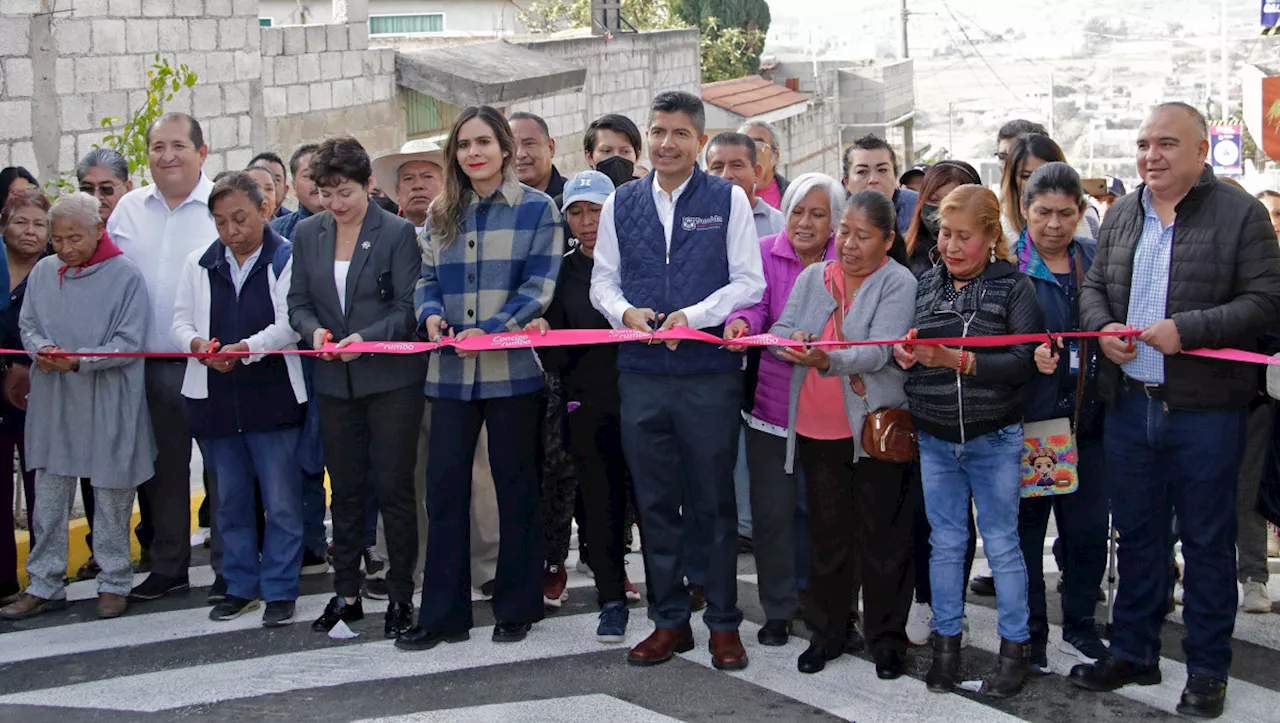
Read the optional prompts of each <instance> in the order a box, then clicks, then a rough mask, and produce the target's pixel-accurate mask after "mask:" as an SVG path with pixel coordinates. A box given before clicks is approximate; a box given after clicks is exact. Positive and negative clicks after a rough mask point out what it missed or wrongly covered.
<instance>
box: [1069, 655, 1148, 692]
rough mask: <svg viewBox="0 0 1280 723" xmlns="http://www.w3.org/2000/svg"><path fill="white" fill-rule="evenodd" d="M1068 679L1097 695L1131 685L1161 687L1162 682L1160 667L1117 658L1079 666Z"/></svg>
mask: <svg viewBox="0 0 1280 723" xmlns="http://www.w3.org/2000/svg"><path fill="white" fill-rule="evenodd" d="M1067 679H1068V680H1070V681H1071V684H1072V685H1074V686H1076V687H1077V688H1084V689H1085V690H1092V691H1094V692H1097V693H1109V692H1111V691H1113V690H1116V689H1117V688H1120V687H1122V686H1125V685H1128V684H1130V683H1133V684H1135V685H1160V680H1161V678H1160V666H1159V665H1138V664H1137V663H1131V662H1129V661H1128V660H1124V659H1122V658H1115V657H1110V658H1103V659H1102V660H1099V661H1098V662H1096V663H1093V664H1091V665H1090V664H1081V665H1077V666H1075V667H1074V668H1072V669H1071V673H1070V675H1068V676H1067Z"/></svg>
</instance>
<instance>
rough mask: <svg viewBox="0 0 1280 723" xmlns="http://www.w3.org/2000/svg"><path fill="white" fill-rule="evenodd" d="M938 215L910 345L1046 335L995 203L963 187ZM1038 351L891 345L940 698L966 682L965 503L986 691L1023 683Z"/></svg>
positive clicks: (1009, 691)
mask: <svg viewBox="0 0 1280 723" xmlns="http://www.w3.org/2000/svg"><path fill="white" fill-rule="evenodd" d="M939 216H940V219H941V220H940V222H939V226H938V251H939V255H940V256H941V258H942V264H940V265H938V266H937V267H935V268H933V269H931V270H930V271H928V272H926V273H925V274H924V275H923V276H922V277H920V285H919V288H918V290H917V292H916V313H915V323H914V326H915V329H914V331H915V334H914V336H915V337H916V338H919V339H929V338H956V337H969V336H973V337H979V336H997V335H1003V334H1029V333H1037V332H1043V331H1044V322H1043V319H1044V317H1043V314H1042V313H1041V311H1040V306H1039V303H1038V302H1037V299H1036V291H1035V287H1034V286H1033V285H1032V283H1031V280H1030V279H1028V278H1027V277H1026V276H1024V275H1023V274H1021V273H1019V272H1018V270H1017V268H1016V267H1015V266H1014V265H1013V264H1012V263H1010V261H1009V260H1008V259H1009V256H1010V251H1009V243H1008V241H1007V239H1006V238H1005V236H1004V234H1003V233H1002V232H1001V230H1000V202H999V201H998V200H997V199H996V195H995V194H994V193H992V192H991V191H989V190H987V189H985V188H982V187H981V186H976V185H966V186H961V187H959V188H957V189H956V190H954V191H952V192H951V193H950V194H949V195H948V196H947V197H946V198H945V199H944V200H943V202H942V205H941V207H940V208H939ZM1035 346H1036V345H1035V344H1034V343H1029V344H1018V345H1014V346H1007V347H982V348H978V349H968V348H965V347H963V346H962V347H958V348H953V347H949V346H944V345H938V344H927V345H926V344H909V343H908V344H898V345H896V346H895V347H894V357H895V358H896V359H897V361H898V364H899V365H901V366H902V367H903V368H904V369H907V370H908V371H909V372H910V375H909V377H908V379H907V383H906V392H907V398H908V400H909V402H910V406H911V414H912V416H913V418H914V420H915V424H916V429H917V430H918V432H919V441H920V471H921V477H922V479H923V483H924V498H925V507H926V509H927V512H928V516H929V524H930V525H931V526H932V528H933V531H932V534H931V535H930V540H929V541H930V543H931V544H932V546H933V552H932V554H931V556H930V575H929V577H930V583H931V587H932V592H933V631H934V641H933V665H932V667H931V668H930V669H929V673H928V675H927V677H926V678H925V682H926V683H927V684H928V686H929V690H931V691H934V692H950V691H952V690H953V689H954V688H955V686H956V684H957V682H958V681H959V675H960V645H961V634H962V629H961V619H962V617H963V615H964V583H965V580H964V557H965V546H966V544H967V543H968V539H969V531H968V524H967V520H968V514H969V499H970V496H972V498H973V501H974V503H975V504H976V505H977V508H978V529H979V531H980V532H981V533H982V539H983V550H984V552H985V553H986V557H987V561H988V562H989V563H990V565H991V570H992V574H993V576H994V577H995V584H996V590H997V596H996V605H997V608H996V609H997V612H998V613H999V632H1000V638H1001V640H1000V657H999V661H998V663H997V668H996V671H995V674H994V675H993V676H992V677H991V678H990V679H989V680H988V681H987V683H986V685H985V686H984V691H985V692H986V694H987V695H991V696H993V697H999V698H1005V697H1009V696H1012V695H1015V694H1017V693H1018V692H1019V691H1020V690H1021V689H1022V686H1023V684H1024V682H1025V680H1026V677H1027V669H1028V663H1027V656H1028V651H1029V643H1028V641H1029V640H1030V634H1029V632H1028V628H1027V618H1028V608H1027V569H1026V565H1025V563H1024V561H1023V558H1022V551H1021V550H1020V548H1019V546H1018V503H1019V499H1020V486H1021V483H1020V477H1021V472H1020V467H1021V459H1022V416H1023V413H1022V404H1021V390H1022V387H1023V386H1024V385H1025V384H1026V383H1027V382H1028V381H1030V380H1031V378H1032V376H1033V375H1034V374H1035V370H1036V366H1035V361H1034V358H1033V353H1034V351H1035Z"/></svg>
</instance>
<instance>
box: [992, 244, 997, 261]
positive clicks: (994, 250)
mask: <svg viewBox="0 0 1280 723" xmlns="http://www.w3.org/2000/svg"><path fill="white" fill-rule="evenodd" d="M995 262H996V245H995V244H991V263H993V264H994V263H995Z"/></svg>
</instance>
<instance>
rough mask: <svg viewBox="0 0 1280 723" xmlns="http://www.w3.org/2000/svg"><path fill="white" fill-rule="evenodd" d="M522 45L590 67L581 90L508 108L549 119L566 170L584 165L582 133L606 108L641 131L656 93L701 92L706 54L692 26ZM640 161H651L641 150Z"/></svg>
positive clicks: (561, 166) (558, 162) (558, 158)
mask: <svg viewBox="0 0 1280 723" xmlns="http://www.w3.org/2000/svg"><path fill="white" fill-rule="evenodd" d="M524 45H525V47H527V48H529V49H531V50H535V51H537V52H540V53H546V54H548V55H552V56H555V57H560V58H564V59H566V60H568V61H571V62H573V63H575V64H577V65H581V66H583V67H585V68H586V69H587V77H586V81H585V83H584V84H583V88H582V90H581V91H574V92H568V93H560V94H557V95H554V96H551V97H549V98H540V99H535V100H533V101H524V102H521V103H514V104H512V106H511V108H510V110H512V111H517V110H525V111H528V112H530V113H537V114H538V115H540V116H542V117H543V118H545V119H546V120H547V124H548V125H549V126H550V127H551V134H552V136H553V137H555V139H556V166H557V167H558V168H559V169H560V171H561V172H562V173H564V174H566V175H568V174H569V173H571V172H574V171H580V170H583V169H584V168H586V160H585V158H584V157H583V153H582V134H583V133H584V132H585V131H586V129H587V126H588V125H590V124H591V121H593V120H595V119H596V118H599V117H600V116H602V115H604V114H606V113H621V114H623V115H625V116H627V117H629V118H631V120H633V121H635V122H636V125H638V126H640V128H641V129H642V130H643V128H644V127H645V125H646V123H647V121H648V116H649V102H650V101H652V100H653V97H654V96H655V95H657V94H658V93H660V92H662V91H664V90H684V91H688V92H690V93H693V94H695V95H700V94H701V89H702V59H701V54H700V50H699V45H698V31H697V30H694V29H690V30H667V31H659V32H646V33H638V34H623V35H618V36H617V37H614V38H613V39H612V40H608V41H606V40H605V39H604V38H603V37H599V36H595V37H580V38H567V39H561V40H547V41H539V42H530V43H525V44H524ZM539 108H541V109H542V110H541V111H539V110H538V109H539ZM553 119H555V122H554V123H553V122H552V121H553ZM640 164H641V165H643V166H646V167H648V165H649V161H648V156H647V154H646V153H645V152H644V151H643V150H642V151H641V154H640Z"/></svg>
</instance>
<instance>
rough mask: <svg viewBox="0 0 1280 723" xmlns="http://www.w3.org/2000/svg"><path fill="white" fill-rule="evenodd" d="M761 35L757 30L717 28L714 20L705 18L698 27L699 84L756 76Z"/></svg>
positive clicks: (717, 22) (718, 24)
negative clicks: (700, 36) (700, 35)
mask: <svg viewBox="0 0 1280 723" xmlns="http://www.w3.org/2000/svg"><path fill="white" fill-rule="evenodd" d="M764 36H765V34H764V31H762V30H759V29H757V28H750V29H743V28H739V27H727V28H721V27H720V23H719V21H718V20H717V19H716V18H707V20H706V24H705V25H703V26H702V82H703V83H714V82H716V81H717V80H729V79H732V78H741V77H742V76H744V75H754V74H755V73H757V72H758V71H759V70H760V53H761V52H763V51H764Z"/></svg>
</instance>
